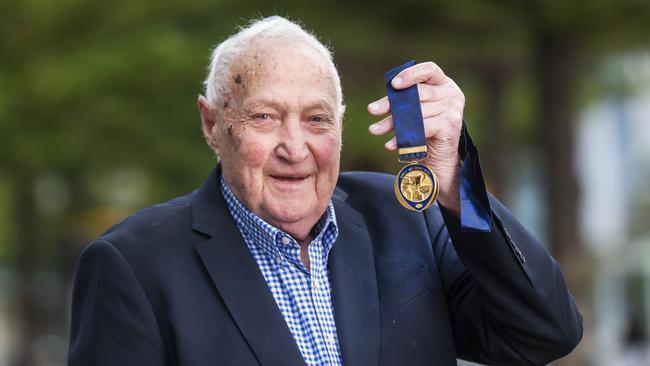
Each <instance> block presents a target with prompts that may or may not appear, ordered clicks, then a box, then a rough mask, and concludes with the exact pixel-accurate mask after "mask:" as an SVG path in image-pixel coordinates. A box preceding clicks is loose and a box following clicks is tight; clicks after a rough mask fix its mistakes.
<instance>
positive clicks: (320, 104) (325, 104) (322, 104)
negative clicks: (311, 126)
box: [304, 98, 334, 112]
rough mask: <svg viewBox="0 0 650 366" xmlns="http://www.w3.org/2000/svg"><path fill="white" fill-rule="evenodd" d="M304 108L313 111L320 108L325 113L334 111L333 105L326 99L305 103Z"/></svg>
mask: <svg viewBox="0 0 650 366" xmlns="http://www.w3.org/2000/svg"><path fill="white" fill-rule="evenodd" d="M304 108H305V109H314V108H320V109H323V110H326V111H331V112H333V111H334V103H332V101H331V100H329V99H326V98H321V99H317V100H313V101H309V102H307V103H304Z"/></svg>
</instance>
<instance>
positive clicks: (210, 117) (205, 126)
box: [196, 95, 219, 154]
mask: <svg viewBox="0 0 650 366" xmlns="http://www.w3.org/2000/svg"><path fill="white" fill-rule="evenodd" d="M196 104H197V106H198V107H199V114H200V115H201V130H202V131H203V137H204V138H205V141H206V142H207V143H208V146H210V148H211V149H212V150H213V151H214V152H215V153H216V154H218V153H219V145H218V144H217V133H219V131H218V127H217V120H216V116H215V113H214V111H213V109H212V107H211V106H210V102H208V100H207V99H206V98H205V97H204V96H203V95H199V98H198V100H197V102H196Z"/></svg>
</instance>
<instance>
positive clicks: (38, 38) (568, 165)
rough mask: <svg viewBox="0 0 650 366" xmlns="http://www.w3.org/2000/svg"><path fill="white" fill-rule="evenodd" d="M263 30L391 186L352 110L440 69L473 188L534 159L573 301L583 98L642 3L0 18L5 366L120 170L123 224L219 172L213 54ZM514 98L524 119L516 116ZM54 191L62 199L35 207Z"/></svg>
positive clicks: (44, 10)
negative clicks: (9, 333)
mask: <svg viewBox="0 0 650 366" xmlns="http://www.w3.org/2000/svg"><path fill="white" fill-rule="evenodd" d="M270 14H280V15H288V16H290V17H292V18H294V19H300V20H302V21H303V22H304V23H305V24H306V25H307V26H308V28H311V29H313V30H314V31H315V32H316V34H318V35H319V36H321V37H322V38H323V39H324V40H325V41H326V42H329V43H330V44H332V46H333V48H334V49H335V51H336V60H337V62H338V65H339V67H340V71H341V75H342V79H343V82H344V87H345V92H346V100H347V103H348V108H347V112H346V121H345V123H346V127H345V132H344V141H345V148H344V158H343V165H342V166H343V167H344V168H346V169H359V168H360V169H370V168H374V169H377V170H387V171H396V167H397V165H398V164H397V163H396V162H395V157H394V154H392V153H389V152H386V151H384V149H383V148H382V144H383V141H382V139H377V138H373V137H371V136H369V135H368V134H367V133H366V127H367V125H368V124H369V123H370V122H371V121H370V120H369V118H368V115H367V113H366V112H365V105H366V104H367V103H368V102H370V101H371V100H374V99H375V98H379V97H381V96H382V95H383V94H384V90H383V83H382V77H381V75H382V74H383V72H384V71H385V70H386V69H388V68H390V67H392V66H395V65H398V64H401V63H403V62H404V61H405V60H407V59H417V60H434V61H436V62H437V63H439V64H440V65H441V66H442V67H443V69H444V70H445V71H446V72H447V73H448V74H449V75H450V76H451V77H453V78H454V80H456V81H457V82H458V83H459V85H460V86H461V88H462V89H463V90H464V91H465V93H466V94H467V95H468V98H467V101H468V105H467V119H468V123H470V125H471V127H472V130H473V134H475V135H478V137H479V140H480V141H481V144H482V145H484V146H485V147H487V149H486V150H487V151H489V154H484V158H485V163H486V164H485V170H486V172H487V177H488V180H489V183H490V187H491V189H492V190H493V191H495V192H497V195H499V196H502V195H503V194H504V192H507V191H508V187H507V182H508V178H509V176H510V175H511V172H510V171H509V170H510V169H511V167H512V162H511V153H512V152H513V151H517V150H519V149H520V148H521V147H522V146H524V145H526V144H532V146H533V147H534V148H537V149H539V150H540V151H542V152H543V153H542V157H543V164H544V165H543V166H542V167H541V169H543V171H544V174H543V176H544V177H545V178H546V179H545V188H546V192H545V196H546V199H545V200H544V201H545V202H547V203H548V212H547V217H548V219H547V230H546V231H547V238H548V242H549V243H551V250H552V252H553V253H554V254H555V255H556V256H557V257H558V258H559V260H560V262H562V264H563V268H564V269H565V270H567V271H568V272H567V275H568V278H569V282H571V283H572V284H573V286H572V288H573V289H574V290H578V291H579V290H582V289H583V288H586V286H585V285H584V282H583V281H581V279H583V277H582V276H583V275H584V274H583V273H581V272H580V271H579V270H578V271H577V272H574V271H575V270H576V269H580V268H582V265H581V264H580V262H581V261H583V256H582V254H580V253H581V247H580V242H581V239H580V236H579V233H578V225H577V205H576V203H577V199H578V198H579V192H578V189H577V186H576V180H575V176H574V171H575V168H574V166H573V164H574V163H573V159H572V158H571V157H572V155H573V140H574V124H573V121H574V119H575V113H576V111H577V109H576V108H577V106H578V105H579V101H580V99H579V92H580V88H581V82H582V80H583V78H587V77H589V72H590V71H589V70H590V67H591V66H592V64H593V63H594V62H595V61H596V60H598V59H599V58H600V57H601V56H603V55H606V54H609V53H611V52H616V51H620V50H622V49H628V48H631V47H636V46H639V45H644V46H647V43H646V42H647V40H646V38H645V37H647V31H646V27H647V26H646V24H647V23H648V20H649V19H650V4H648V3H646V2H642V1H634V0H623V1H620V0H619V1H615V0H595V1H590V2H572V1H561V0H553V1H543V0H535V1H527V2H518V1H494V0H493V1H479V0H466V1H457V2H451V1H407V2H402V3H395V2H376V1H368V0H362V1H356V2H338V3H337V2H333V3H323V2H314V3H312V2H308V1H307V2H298V1H287V0H284V1H278V2H276V3H269V2H264V1H254V2H238V1H234V0H227V1H226V0H224V1H208V0H188V1H185V2H182V3H180V2H177V3H174V2H171V3H170V2H157V1H153V0H145V1H138V2H132V1H127V0H116V1H113V2H88V1H85V2H84V1H81V0H62V1H57V2H49V1H46V0H25V1H21V2H9V1H5V2H0V49H2V50H3V57H2V58H0V85H3V86H4V87H3V88H0V139H1V140H0V157H1V160H0V180H1V181H2V182H0V183H2V184H0V187H7V189H8V190H9V193H8V194H7V196H8V197H10V198H11V204H12V214H13V215H12V225H10V226H11V230H10V232H9V235H10V237H7V238H0V245H3V246H7V247H10V249H9V250H8V251H7V253H8V255H10V256H12V258H10V260H11V262H12V263H13V264H14V266H15V269H16V272H17V274H18V277H19V279H20V284H19V286H18V288H19V289H20V296H19V299H20V300H19V304H18V305H17V306H16V308H17V309H19V310H20V312H21V316H22V320H21V323H22V324H24V325H25V328H24V329H23V334H22V336H21V341H20V344H19V345H17V346H18V347H21V348H22V349H23V350H24V351H23V352H19V353H20V355H21V358H22V359H20V360H18V362H17V364H18V365H34V364H35V362H36V361H35V358H34V355H33V354H32V349H33V347H32V345H33V343H34V340H35V338H36V337H37V336H39V335H40V334H43V333H44V332H45V331H46V329H45V328H46V326H47V324H45V323H46V322H47V321H48V320H47V319H44V318H43V316H39V311H38V308H39V307H38V304H37V303H36V302H37V299H38V293H35V292H36V291H33V290H32V289H33V279H32V275H33V273H34V271H35V270H36V269H38V268H43V267H50V268H53V269H55V270H56V271H58V272H60V273H69V272H70V271H71V269H72V268H71V263H72V262H73V261H74V259H75V258H76V256H77V253H78V250H79V248H80V247H81V246H80V244H81V243H84V242H85V241H86V240H88V239H89V238H88V236H79V235H77V233H79V232H82V231H83V227H80V226H82V225H84V226H93V227H100V228H103V227H105V226H106V225H108V224H109V222H104V221H103V220H102V219H98V218H101V217H105V215H104V216H102V215H101V214H100V215H97V214H95V213H96V210H97V207H100V208H101V209H102V210H104V211H108V210H107V208H108V207H110V206H115V202H106V200H107V197H108V196H107V194H106V191H107V190H109V189H117V190H122V191H123V190H125V189H126V187H119V186H118V187H117V188H115V186H114V185H115V184H113V183H110V184H107V183H105V182H109V179H110V177H111V176H112V175H114V174H115V173H116V172H120V171H124V170H128V171H138V172H142V173H143V174H144V176H145V177H146V179H145V185H144V187H145V188H144V197H141V198H140V201H139V202H131V203H130V206H128V205H127V206H128V207H125V209H127V210H132V209H133V208H134V207H133V206H143V205H147V204H149V203H151V202H154V201H160V200H164V199H166V198H168V197H171V196H175V195H178V194H180V193H183V192H185V191H187V190H189V189H191V188H193V187H195V186H196V185H197V182H199V181H201V180H202V179H203V178H204V176H205V175H206V174H207V171H208V170H209V169H210V167H211V166H212V165H213V164H214V159H213V158H211V154H210V152H209V150H208V149H207V148H206V147H204V144H203V143H202V141H201V135H200V130H199V128H198V119H197V117H196V112H195V98H196V95H197V93H199V92H200V90H201V84H200V81H201V80H202V79H203V76H204V70H205V65H206V63H207V55H208V51H209V47H211V46H212V45H214V44H215V43H217V42H219V41H220V40H221V39H223V38H224V37H225V36H226V35H227V34H230V33H231V32H232V29H233V28H234V27H235V25H237V24H241V23H243V22H245V20H246V19H249V18H250V17H251V16H254V15H270ZM522 80H524V81H523V82H522ZM510 98H518V99H517V101H518V102H521V103H522V104H525V105H526V107H525V111H524V112H522V113H513V111H512V110H511V109H509V107H508V106H509V103H508V102H507V100H508V99H510ZM366 121H367V122H366ZM515 136H516V137H517V139H515ZM369 152H372V153H369ZM51 176H54V177H56V179H58V181H61V182H63V183H62V186H63V189H62V190H61V189H59V190H45V193H42V194H41V195H40V196H39V195H35V191H38V190H39V187H42V186H43V185H42V184H41V182H42V181H43V180H44V179H45V178H47V177H51ZM110 182H112V181H110ZM65 192H67V193H65ZM66 194H67V195H68V196H69V199H67V200H65V199H64V198H63V196H65V195H66ZM38 197H41V198H40V199H41V200H43V199H49V200H60V201H61V202H62V203H61V210H60V211H57V212H56V213H55V214H50V215H48V214H46V213H44V212H43V209H42V207H40V206H39V198H38ZM43 197H45V198H43ZM121 212H123V211H121ZM80 218H83V219H80ZM81 220H83V221H81ZM97 220H102V221H101V222H100V223H99V224H98V223H94V222H92V221H97ZM581 302H582V304H583V306H586V304H587V302H586V301H581ZM63 311H67V310H64V309H61V312H63ZM64 319H65V318H63V319H58V320H59V321H65V320H64Z"/></svg>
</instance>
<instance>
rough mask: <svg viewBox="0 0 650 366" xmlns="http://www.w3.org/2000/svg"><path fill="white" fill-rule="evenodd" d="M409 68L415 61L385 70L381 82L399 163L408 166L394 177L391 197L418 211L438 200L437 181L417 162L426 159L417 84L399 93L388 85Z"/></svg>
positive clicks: (430, 172)
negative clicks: (393, 128) (391, 118)
mask: <svg viewBox="0 0 650 366" xmlns="http://www.w3.org/2000/svg"><path fill="white" fill-rule="evenodd" d="M413 65H415V61H410V62H407V63H406V64H404V65H402V66H399V67H396V68H394V69H392V70H390V71H388V72H387V73H386V75H385V82H386V91H387V93H388V102H389V103H390V109H391V114H392V115H393V125H394V126H395V137H396V138H397V146H398V148H399V161H400V162H402V163H407V164H408V165H407V166H405V167H404V168H402V170H400V171H399V173H398V174H397V177H395V196H397V201H398V202H399V203H400V204H401V205H402V206H404V207H406V208H407V209H409V210H413V211H418V212H421V211H422V210H424V209H426V208H427V207H429V206H431V204H432V203H433V202H434V201H435V200H436V198H437V197H438V180H437V179H436V175H435V174H434V173H433V171H432V170H431V169H430V168H429V167H428V166H426V165H424V164H420V163H419V161H421V160H423V159H425V158H426V157H427V145H426V138H425V136H424V122H423V120H422V110H421V109H420V96H419V95H418V89H417V85H413V86H410V87H408V88H406V89H400V90H397V89H394V88H393V87H392V85H391V81H392V80H393V78H394V77H395V76H396V75H397V74H399V73H400V72H401V71H402V70H404V69H406V68H408V67H411V66H413Z"/></svg>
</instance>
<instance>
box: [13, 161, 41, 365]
mask: <svg viewBox="0 0 650 366" xmlns="http://www.w3.org/2000/svg"><path fill="white" fill-rule="evenodd" d="M33 178H34V177H33V175H32V173H31V171H29V169H26V168H24V167H16V168H15V169H14V174H13V182H12V183H13V187H12V188H13V192H14V196H13V197H14V213H15V223H16V231H15V233H16V234H15V240H14V245H15V247H14V250H13V253H14V255H15V259H16V260H15V264H16V279H17V288H18V292H17V298H16V302H15V304H16V305H15V306H16V308H17V312H18V314H19V323H18V324H17V325H18V326H19V327H20V328H19V329H18V336H17V337H16V338H15V339H16V342H17V344H15V348H14V349H15V350H16V353H15V357H16V358H15V362H16V363H15V364H16V365H17V366H32V365H35V364H36V360H35V357H34V352H33V345H34V342H35V340H36V337H38V334H39V324H40V319H39V317H38V315H39V312H38V309H37V304H36V302H35V299H34V293H33V292H34V281H33V275H34V265H35V262H34V259H35V258H36V256H37V255H38V253H37V252H36V250H35V248H36V240H37V237H36V221H37V218H36V211H37V210H36V203H35V201H34V192H33V186H34V179H33Z"/></svg>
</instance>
